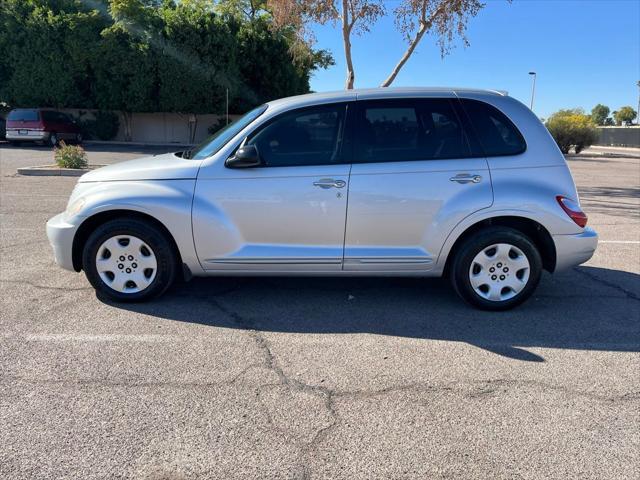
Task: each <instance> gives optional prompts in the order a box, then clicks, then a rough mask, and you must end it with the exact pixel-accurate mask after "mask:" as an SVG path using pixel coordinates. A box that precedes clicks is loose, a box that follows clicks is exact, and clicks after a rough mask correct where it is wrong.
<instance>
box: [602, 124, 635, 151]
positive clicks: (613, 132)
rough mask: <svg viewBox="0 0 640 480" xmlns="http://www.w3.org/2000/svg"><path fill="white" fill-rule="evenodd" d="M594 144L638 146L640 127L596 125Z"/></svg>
mask: <svg viewBox="0 0 640 480" xmlns="http://www.w3.org/2000/svg"><path fill="white" fill-rule="evenodd" d="M598 132H599V138H598V140H597V141H596V145H613V146H618V147H640V127H639V126H633V127H598Z"/></svg>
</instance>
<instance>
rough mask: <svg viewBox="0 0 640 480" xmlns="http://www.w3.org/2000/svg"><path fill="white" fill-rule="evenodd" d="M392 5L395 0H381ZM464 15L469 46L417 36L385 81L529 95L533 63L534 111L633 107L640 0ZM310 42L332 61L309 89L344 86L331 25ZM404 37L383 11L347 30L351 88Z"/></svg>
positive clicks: (544, 0)
mask: <svg viewBox="0 0 640 480" xmlns="http://www.w3.org/2000/svg"><path fill="white" fill-rule="evenodd" d="M385 3H386V5H387V10H388V11H389V12H390V11H391V10H392V9H393V7H394V6H395V5H397V4H398V0H385ZM485 3H486V4H487V5H486V7H485V8H484V9H483V10H482V11H481V12H480V13H479V14H478V16H477V17H476V18H474V19H472V20H471V22H470V24H469V29H468V37H469V40H470V42H471V46H470V47H468V48H464V47H463V46H462V45H461V44H460V43H458V44H457V46H456V48H455V49H454V50H453V51H452V52H451V54H450V55H449V56H446V57H445V58H444V59H441V57H440V52H439V50H438V48H437V46H436V45H435V43H434V39H433V38H431V37H425V38H423V40H422V43H421V44H420V45H419V46H418V48H417V50H416V52H414V55H413V56H412V57H411V59H410V60H409V62H408V63H407V64H406V65H405V67H404V69H403V70H402V71H401V73H400V75H398V77H397V78H396V81H395V82H394V84H393V86H461V87H476V88H492V89H498V90H507V91H508V92H509V95H511V96H513V97H515V98H517V99H518V100H520V101H523V102H524V103H526V104H527V105H528V104H529V100H530V96H531V78H530V76H529V75H528V72H529V71H531V70H534V71H536V72H537V73H538V77H537V84H536V96H535V103H534V111H535V112H536V114H538V116H541V117H547V116H548V115H549V114H551V113H552V112H554V111H556V110H558V109H560V108H572V107H583V108H584V109H586V110H587V111H589V110H591V108H592V107H593V106H594V105H595V104H597V103H604V104H605V105H608V106H609V107H610V108H611V110H612V111H613V110H616V109H617V108H619V107H620V106H622V105H631V106H633V108H634V109H637V105H638V87H637V86H636V82H637V81H638V80H640V0H514V1H513V3H511V4H509V3H508V2H506V1H504V0H485ZM314 32H315V35H316V38H317V45H316V46H317V47H318V48H325V49H329V50H330V51H331V52H332V53H333V55H334V58H335V60H336V65H335V66H333V67H330V68H329V69H328V70H321V71H318V72H317V73H316V74H315V75H314V76H313V78H312V80H311V88H312V89H313V90H315V91H327V90H339V89H342V88H343V86H344V78H345V66H344V65H345V64H344V54H343V50H342V42H341V40H342V37H341V34H340V30H339V28H338V27H337V26H336V27H334V26H332V25H325V26H317V27H315V28H314ZM405 48H406V43H405V42H404V40H403V38H402V37H401V35H400V34H399V33H398V32H397V31H396V30H395V28H394V24H393V18H392V16H391V15H389V14H388V15H387V16H386V17H385V18H383V19H381V20H380V21H378V23H376V24H375V26H374V27H373V28H372V30H371V32H370V33H368V34H364V35H363V36H360V37H355V38H354V39H353V55H354V61H355V68H356V88H358V87H375V86H378V85H379V84H380V82H381V81H382V80H384V79H385V78H386V77H387V75H388V74H389V72H390V71H391V69H392V68H393V66H394V65H395V64H396V62H397V61H398V59H399V58H400V55H401V54H402V53H403V52H404V49H405Z"/></svg>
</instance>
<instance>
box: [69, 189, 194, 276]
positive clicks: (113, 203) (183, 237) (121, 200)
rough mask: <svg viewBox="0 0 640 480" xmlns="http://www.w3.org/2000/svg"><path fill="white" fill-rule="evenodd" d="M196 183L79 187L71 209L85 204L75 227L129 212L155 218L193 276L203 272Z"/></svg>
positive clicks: (75, 191)
mask: <svg viewBox="0 0 640 480" xmlns="http://www.w3.org/2000/svg"><path fill="white" fill-rule="evenodd" d="M195 183H196V181H195V180H136V181H115V182H96V183H79V184H78V185H77V186H76V188H75V189H74V191H73V193H72V195H71V198H70V199H69V206H70V207H71V206H73V205H74V204H76V202H81V203H82V207H81V208H80V209H79V211H77V212H74V215H73V218H72V219H69V220H70V221H71V222H72V223H75V224H76V225H78V228H80V227H81V224H82V223H84V222H85V221H87V220H88V219H90V218H92V217H94V216H95V215H98V214H101V213H104V212H108V211H113V210H126V211H132V212H138V213H142V214H145V215H149V216H150V217H153V218H154V219H156V220H157V221H159V222H160V223H162V225H164V226H165V228H166V229H167V230H168V231H169V233H170V234H171V235H172V237H173V239H174V240H175V243H176V245H177V247H178V250H179V251H180V255H181V257H182V261H183V262H184V263H186V264H187V266H188V267H189V268H190V269H191V271H192V272H194V273H196V272H200V271H201V269H202V268H201V267H200V264H199V262H198V259H197V256H196V251H195V248H194V244H193V233H192V229H191V207H192V202H193V192H194V188H195Z"/></svg>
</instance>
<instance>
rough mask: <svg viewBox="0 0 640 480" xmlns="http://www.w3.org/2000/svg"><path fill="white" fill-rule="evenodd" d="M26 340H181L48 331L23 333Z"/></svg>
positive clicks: (145, 335)
mask: <svg viewBox="0 0 640 480" xmlns="http://www.w3.org/2000/svg"><path fill="white" fill-rule="evenodd" d="M24 339H25V340H26V341H28V342H175V341H179V340H181V337H178V336H176V335H157V334H138V335H136V334H134V335H125V334H102V335H93V334H82V333H70V334H69V333H50V334H33V335H25V336H24Z"/></svg>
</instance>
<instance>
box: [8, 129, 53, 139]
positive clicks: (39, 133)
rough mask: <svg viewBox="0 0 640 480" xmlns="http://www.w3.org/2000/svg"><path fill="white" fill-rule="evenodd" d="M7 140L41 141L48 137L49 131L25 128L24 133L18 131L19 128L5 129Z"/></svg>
mask: <svg viewBox="0 0 640 480" xmlns="http://www.w3.org/2000/svg"><path fill="white" fill-rule="evenodd" d="M6 138H7V140H13V141H23V142H26V141H29V142H43V141H45V140H48V139H49V132H45V131H43V130H26V132H25V133H20V129H15V128H12V129H7V134H6Z"/></svg>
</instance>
